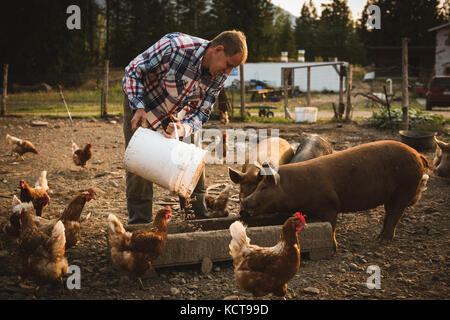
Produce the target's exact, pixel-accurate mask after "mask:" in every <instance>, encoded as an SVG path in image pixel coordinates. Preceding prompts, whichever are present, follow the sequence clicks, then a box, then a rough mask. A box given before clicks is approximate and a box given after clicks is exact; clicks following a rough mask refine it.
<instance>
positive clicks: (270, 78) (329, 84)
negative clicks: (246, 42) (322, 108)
mask: <svg viewBox="0 0 450 320" xmlns="http://www.w3.org/2000/svg"><path fill="white" fill-rule="evenodd" d="M321 64H326V62H306V63H301V62H286V63H281V62H280V63H277V62H261V63H246V64H245V65H244V80H245V81H250V80H251V79H255V80H259V81H263V82H266V83H268V84H270V85H271V86H274V87H281V86H282V83H281V68H289V67H299V66H309V65H310V66H317V65H321ZM306 76H307V70H306V68H302V69H295V79H294V85H295V86H299V87H300V90H301V91H306ZM239 79H240V75H239V69H238V68H237V69H235V70H233V72H232V73H231V74H230V76H229V77H228V79H227V80H226V82H225V86H226V87H228V86H230V85H231V84H232V82H233V80H239ZM311 90H312V91H324V90H327V91H334V92H338V91H339V76H338V74H337V72H336V70H335V69H334V67H333V66H330V65H328V66H323V67H314V68H311Z"/></svg>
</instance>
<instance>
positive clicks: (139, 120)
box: [131, 108, 148, 133]
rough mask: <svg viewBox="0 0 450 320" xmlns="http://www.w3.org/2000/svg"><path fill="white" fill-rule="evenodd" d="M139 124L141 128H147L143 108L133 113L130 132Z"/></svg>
mask: <svg viewBox="0 0 450 320" xmlns="http://www.w3.org/2000/svg"><path fill="white" fill-rule="evenodd" d="M139 125H141V126H142V127H143V128H148V123H147V112H145V109H143V108H141V109H137V110H136V112H135V113H134V116H133V118H132V119H131V132H133V133H134V132H135V131H136V129H137V128H138V127H139Z"/></svg>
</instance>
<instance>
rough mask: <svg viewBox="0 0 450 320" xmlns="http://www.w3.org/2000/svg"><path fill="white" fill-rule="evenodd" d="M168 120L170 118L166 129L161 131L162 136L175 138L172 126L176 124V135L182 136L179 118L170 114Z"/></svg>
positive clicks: (182, 127)
mask: <svg viewBox="0 0 450 320" xmlns="http://www.w3.org/2000/svg"><path fill="white" fill-rule="evenodd" d="M170 120H172V122H171V123H169V125H168V126H167V129H166V131H163V134H164V136H165V137H166V138H170V139H172V138H176V137H175V136H174V134H173V133H174V131H175V129H174V127H175V126H176V127H177V131H178V137H184V126H183V125H182V124H181V122H180V119H178V118H177V117H175V116H174V115H172V114H171V115H170Z"/></svg>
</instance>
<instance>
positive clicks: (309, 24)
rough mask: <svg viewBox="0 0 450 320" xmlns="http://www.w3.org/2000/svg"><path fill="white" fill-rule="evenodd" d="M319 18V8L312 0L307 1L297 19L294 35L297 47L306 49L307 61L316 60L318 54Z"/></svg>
mask: <svg viewBox="0 0 450 320" xmlns="http://www.w3.org/2000/svg"><path fill="white" fill-rule="evenodd" d="M318 20H319V17H318V14H317V9H316V7H315V6H314V3H313V2H312V0H309V2H305V3H304V4H303V6H302V9H301V10H300V16H299V17H298V18H297V19H296V21H295V22H296V24H295V31H294V37H295V44H296V46H297V48H298V49H304V50H306V52H305V60H306V61H314V58H315V57H316V56H318V51H317V41H316V31H317V25H318Z"/></svg>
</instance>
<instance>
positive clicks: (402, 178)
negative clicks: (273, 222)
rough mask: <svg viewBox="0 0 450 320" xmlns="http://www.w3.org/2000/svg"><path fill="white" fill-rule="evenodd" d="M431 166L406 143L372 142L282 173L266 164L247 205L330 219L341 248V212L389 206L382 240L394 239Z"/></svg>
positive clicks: (247, 207)
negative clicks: (339, 232)
mask: <svg viewBox="0 0 450 320" xmlns="http://www.w3.org/2000/svg"><path fill="white" fill-rule="evenodd" d="M427 169H430V166H429V163H428V160H427V159H426V158H425V157H424V156H423V155H420V154H419V153H418V152H417V151H416V150H414V149H412V148H410V147H409V146H407V145H405V144H403V143H401V142H397V141H378V142H372V143H367V144H363V145H360V146H357V147H354V148H350V149H347V150H344V151H340V152H337V153H334V154H330V155H325V156H322V157H320V158H315V159H311V160H308V161H305V162H299V163H292V164H286V165H282V166H280V167H279V170H278V172H275V171H274V170H273V168H272V167H271V166H270V165H267V164H264V166H263V168H262V170H266V172H265V173H266V174H265V175H263V176H262V177H261V179H260V180H261V181H260V182H259V184H258V186H257V188H256V190H255V191H254V192H253V193H252V194H250V195H249V196H247V197H246V198H245V199H243V200H242V206H243V207H244V209H245V210H246V211H248V212H249V213H250V214H251V213H254V212H258V213H274V212H293V211H301V212H302V213H304V214H306V215H308V216H309V217H317V218H319V219H320V220H322V221H329V222H330V223H331V225H332V228H333V239H334V243H335V249H336V246H337V243H336V238H335V230H336V220H337V214H338V213H339V212H354V211H361V210H369V209H372V208H375V207H377V206H379V205H384V208H385V211H386V214H385V218H384V223H383V229H382V231H381V233H380V235H379V238H380V239H382V240H391V239H393V237H394V235H395V228H396V226H397V223H398V221H399V220H400V217H401V216H402V214H403V212H404V210H405V208H406V207H407V206H409V205H413V204H414V203H416V202H417V201H418V200H419V198H420V195H421V192H422V191H424V190H425V189H426V183H427V180H428V175H427V174H425V172H426V170H427ZM267 170H269V171H270V172H267ZM267 173H271V174H267Z"/></svg>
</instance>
